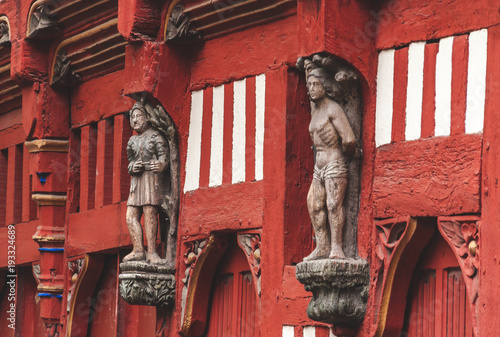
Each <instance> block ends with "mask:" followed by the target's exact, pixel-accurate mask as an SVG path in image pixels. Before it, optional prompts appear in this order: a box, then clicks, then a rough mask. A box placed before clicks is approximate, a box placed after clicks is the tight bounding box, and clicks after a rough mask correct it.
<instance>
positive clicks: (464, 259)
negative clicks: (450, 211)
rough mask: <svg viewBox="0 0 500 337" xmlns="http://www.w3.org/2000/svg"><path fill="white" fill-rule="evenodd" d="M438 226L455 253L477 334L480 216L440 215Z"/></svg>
mask: <svg viewBox="0 0 500 337" xmlns="http://www.w3.org/2000/svg"><path fill="white" fill-rule="evenodd" d="M438 228H439V232H440V233H441V235H442V236H443V238H444V239H445V240H446V242H447V243H448V244H449V245H450V247H451V249H452V250H453V253H455V256H456V258H457V260H458V264H459V266H460V269H461V270H462V274H463V277H464V281H465V286H466V288H467V295H468V297H469V302H470V306H471V313H472V320H473V328H474V332H475V334H474V335H475V336H478V331H477V308H476V303H477V298H478V290H479V276H478V275H479V268H480V265H479V262H480V259H479V252H480V250H479V247H480V245H479V240H480V232H479V231H480V229H481V221H480V218H479V217H478V216H457V217H440V218H438Z"/></svg>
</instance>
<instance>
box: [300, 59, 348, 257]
mask: <svg viewBox="0 0 500 337" xmlns="http://www.w3.org/2000/svg"><path fill="white" fill-rule="evenodd" d="M309 70H310V69H309ZM306 75H307V89H308V92H309V98H310V100H311V122H310V124H309V133H310V135H311V139H312V141H313V144H314V147H315V155H316V157H315V167H314V176H313V181H312V183H311V187H310V189H309V193H308V195H307V207H308V210H309V215H310V217H311V222H312V225H313V229H314V234H315V237H316V248H315V249H314V251H313V252H312V253H311V254H310V255H309V256H307V257H305V258H304V261H307V260H315V259H321V258H331V259H336V258H337V259H342V258H345V255H344V252H343V250H342V244H343V230H344V226H345V222H346V216H345V210H344V206H343V203H344V197H345V194H346V187H347V181H348V161H347V156H348V155H350V154H352V153H353V152H354V151H355V148H356V144H355V137H354V133H353V130H352V128H351V126H350V124H349V121H348V120H347V117H346V115H345V113H344V110H343V109H342V107H341V106H340V105H339V104H338V103H337V102H336V101H334V99H333V98H334V97H336V94H335V90H336V89H337V90H338V87H336V86H335V85H336V83H335V82H334V79H333V78H332V76H331V75H330V74H329V73H328V72H327V71H326V70H325V69H324V68H316V69H313V70H310V71H308V72H306Z"/></svg>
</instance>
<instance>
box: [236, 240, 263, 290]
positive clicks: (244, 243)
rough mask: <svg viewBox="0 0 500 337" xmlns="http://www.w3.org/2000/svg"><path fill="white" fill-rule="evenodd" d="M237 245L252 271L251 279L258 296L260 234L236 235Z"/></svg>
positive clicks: (259, 288)
mask: <svg viewBox="0 0 500 337" xmlns="http://www.w3.org/2000/svg"><path fill="white" fill-rule="evenodd" d="M238 245H239V246H240V248H241V249H243V252H244V253H245V255H246V257H247V260H248V264H249V265H250V269H251V271H252V277H253V281H254V285H255V290H256V291H257V294H258V295H259V296H260V290H261V287H260V279H261V277H260V259H261V251H260V233H248V234H239V235H238Z"/></svg>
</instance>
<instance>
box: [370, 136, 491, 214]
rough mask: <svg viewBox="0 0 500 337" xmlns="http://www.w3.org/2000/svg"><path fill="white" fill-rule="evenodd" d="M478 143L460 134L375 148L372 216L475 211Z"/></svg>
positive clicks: (479, 143)
mask: <svg viewBox="0 0 500 337" xmlns="http://www.w3.org/2000/svg"><path fill="white" fill-rule="evenodd" d="M481 140H482V136H481V135H460V136H450V137H437V138H433V139H429V140H417V141H411V142H405V143H396V144H390V145H387V146H384V147H381V148H379V149H378V150H377V155H376V158H375V179H374V181H373V193H374V205H373V207H374V216H375V217H376V218H386V217H389V216H394V215H397V214H411V215H413V216H438V215H440V214H464V213H477V212H479V210H480V201H479V199H480V192H479V182H480V173H481ZM403 159H404V160H403Z"/></svg>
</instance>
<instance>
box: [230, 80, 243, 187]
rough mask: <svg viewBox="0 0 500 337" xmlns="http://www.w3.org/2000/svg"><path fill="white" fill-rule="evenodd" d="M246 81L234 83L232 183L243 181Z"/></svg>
mask: <svg viewBox="0 0 500 337" xmlns="http://www.w3.org/2000/svg"><path fill="white" fill-rule="evenodd" d="M245 127H246V79H243V80H241V81H236V82H234V119H233V166H232V167H233V174H232V183H233V184H236V183H240V182H244V181H245V164H246V162H245V150H246V148H245V146H246V132H245V131H246V130H245Z"/></svg>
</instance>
